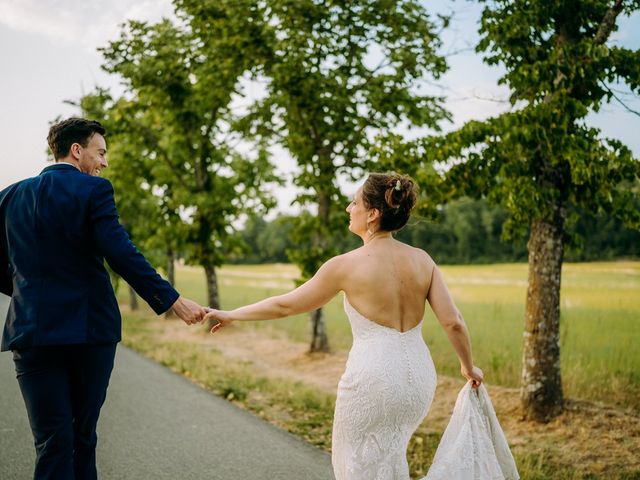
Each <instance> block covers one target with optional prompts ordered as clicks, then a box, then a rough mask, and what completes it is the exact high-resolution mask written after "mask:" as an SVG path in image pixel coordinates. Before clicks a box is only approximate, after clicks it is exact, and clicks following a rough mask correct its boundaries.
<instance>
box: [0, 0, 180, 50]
mask: <svg viewBox="0 0 640 480" xmlns="http://www.w3.org/2000/svg"><path fill="white" fill-rule="evenodd" d="M172 15H173V7H172V5H171V1H170V0H137V1H136V0H112V1H90V2H87V1H86V0H49V1H42V0H40V1H39V0H19V1H18V0H0V24H3V25H5V26H7V27H9V28H11V29H13V30H17V31H20V32H28V33H35V34H39V35H43V36H45V37H47V38H48V39H49V40H50V41H52V42H54V43H56V44H61V45H73V46H78V47H80V48H83V49H85V50H91V51H93V50H95V48H96V47H99V46H103V45H105V44H106V43H107V42H108V41H109V40H111V39H113V38H115V37H116V36H117V34H118V31H119V29H120V25H121V24H122V23H123V22H124V21H126V20H131V19H136V20H147V21H157V20H159V19H160V18H162V17H163V16H172Z"/></svg>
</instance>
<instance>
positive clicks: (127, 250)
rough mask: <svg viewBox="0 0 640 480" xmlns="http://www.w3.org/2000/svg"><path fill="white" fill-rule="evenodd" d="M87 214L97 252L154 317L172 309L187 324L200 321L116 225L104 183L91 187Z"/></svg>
mask: <svg viewBox="0 0 640 480" xmlns="http://www.w3.org/2000/svg"><path fill="white" fill-rule="evenodd" d="M90 212H91V213H90V215H91V228H92V237H93V241H94V244H95V245H96V247H97V249H98V251H99V252H100V253H101V254H102V255H103V256H104V258H105V259H106V260H107V262H108V263H109V265H110V266H111V268H112V269H113V271H114V272H116V273H117V274H118V275H120V276H121V277H122V278H124V279H125V281H126V282H127V283H129V284H130V285H131V286H132V287H133V289H134V290H135V291H136V292H137V293H138V294H139V295H140V296H141V297H142V298H143V299H144V300H145V301H146V302H147V303H148V304H149V306H150V307H151V308H152V309H153V310H154V311H155V312H156V313H157V314H158V315H160V314H162V313H163V312H166V311H167V310H169V308H174V311H175V312H176V314H177V315H178V316H179V317H180V318H182V320H184V321H185V322H186V323H187V324H191V323H196V322H199V321H201V320H202V318H203V317H204V315H205V313H206V311H205V310H204V309H203V308H202V307H200V305H198V304H196V303H195V302H193V301H191V300H188V299H186V298H184V297H182V296H180V294H179V293H178V292H177V291H176V290H175V289H174V288H173V287H172V286H171V285H170V284H169V282H167V281H166V280H164V279H163V278H162V277H160V275H159V274H158V272H156V271H155V269H154V268H153V267H152V266H151V265H150V264H149V262H147V260H146V259H145V258H144V256H143V255H142V254H141V253H140V252H139V251H138V249H137V248H136V247H135V245H134V244H133V243H132V242H131V240H130V239H129V235H127V232H126V231H125V229H124V227H123V226H122V225H121V224H120V222H119V221H118V212H117V210H116V205H115V201H114V198H113V187H112V186H111V183H110V182H109V181H108V180H105V179H100V181H99V182H98V184H97V185H96V186H95V187H94V190H93V192H92V194H91V205H90Z"/></svg>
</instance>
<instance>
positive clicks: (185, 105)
mask: <svg viewBox="0 0 640 480" xmlns="http://www.w3.org/2000/svg"><path fill="white" fill-rule="evenodd" d="M178 13H180V12H178ZM181 20H182V21H183V22H184V23H175V24H174V23H172V22H171V21H169V20H163V21H161V22H159V23H157V24H154V25H149V24H146V23H142V22H135V21H130V22H128V23H127V24H125V25H124V26H123V27H122V30H121V33H120V38H119V39H118V40H115V41H112V42H110V43H109V45H108V46H107V47H105V48H103V49H101V51H102V53H103V55H104V58H105V63H104V65H103V68H104V69H105V70H106V71H107V72H109V73H112V74H116V75H119V76H120V77H121V78H122V81H123V85H124V87H125V90H126V91H125V94H124V95H123V96H122V97H121V98H117V99H113V98H111V97H110V96H109V95H108V94H107V93H106V92H104V91H100V90H99V91H97V92H96V93H94V94H93V95H89V96H87V97H85V98H84V99H83V100H82V102H81V104H82V107H83V108H84V110H85V112H87V113H88V114H91V115H92V116H98V118H100V119H101V120H102V121H103V122H104V123H105V124H106V125H107V127H108V128H109V130H110V134H109V148H110V163H111V168H110V170H111V174H110V176H111V178H112V179H113V181H114V183H116V187H117V188H118V192H119V201H120V206H121V213H122V217H123V221H124V223H125V224H126V225H127V226H128V227H129V228H131V229H132V233H133V236H134V238H135V239H144V240H143V241H144V242H145V243H148V244H149V247H157V248H158V249H160V251H172V252H178V251H179V252H180V253H181V254H182V255H183V256H184V258H185V260H186V261H187V262H188V263H194V264H199V265H203V266H205V267H208V268H209V269H210V270H212V269H213V267H215V266H218V265H220V264H221V263H222V262H223V260H224V259H225V258H226V257H227V256H228V255H229V253H230V252H233V251H235V250H237V249H238V248H239V247H238V245H237V244H236V242H235V241H234V237H233V236H232V235H231V233H232V232H233V227H232V225H233V223H234V221H236V220H237V219H238V218H239V217H240V216H241V215H242V214H243V213H244V212H253V213H260V212H265V211H266V210H267V209H268V208H270V207H272V206H274V204H275V202H274V199H273V198H272V196H271V195H270V194H269V193H268V191H267V190H265V189H264V188H262V186H263V185H264V184H265V183H268V182H278V181H279V180H278V179H277V178H276V176H275V175H274V173H273V167H272V165H271V163H270V161H269V154H268V152H267V150H266V146H265V145H263V144H259V143H254V144H253V145H251V147H252V148H251V149H249V148H245V149H244V150H250V152H249V153H246V154H245V153H241V150H240V149H239V148H235V145H234V144H237V143H238V142H239V141H240V140H241V137H240V135H239V134H238V133H237V132H234V131H233V130H232V129H231V128H230V125H231V124H233V123H234V119H235V117H234V116H233V112H232V111H231V107H230V104H231V102H232V99H233V96H234V95H235V94H236V93H237V88H236V86H237V85H238V82H239V81H240V79H241V77H242V76H243V75H244V74H245V73H246V72H247V71H248V70H250V69H251V68H252V63H251V62H252V61H253V60H254V58H253V57H252V56H251V55H247V54H246V52H245V51H244V50H243V47H244V46H245V44H246V42H247V41H248V40H247V37H246V35H247V34H248V32H239V31H236V34H237V35H236V36H232V37H219V36H215V35H214V36H212V35H210V32H205V31H200V30H198V29H197V28H196V26H190V25H189V24H188V20H189V19H188V18H187V17H186V16H184V15H182V17H181ZM214 296H215V294H212V297H214ZM213 301H214V299H213V298H211V299H210V302H213Z"/></svg>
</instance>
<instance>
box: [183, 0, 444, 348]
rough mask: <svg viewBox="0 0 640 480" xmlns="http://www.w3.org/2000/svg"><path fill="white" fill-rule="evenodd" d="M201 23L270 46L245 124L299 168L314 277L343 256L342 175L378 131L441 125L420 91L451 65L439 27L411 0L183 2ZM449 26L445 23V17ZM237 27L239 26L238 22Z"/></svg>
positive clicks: (315, 326)
mask: <svg viewBox="0 0 640 480" xmlns="http://www.w3.org/2000/svg"><path fill="white" fill-rule="evenodd" d="M179 5H180V6H181V7H182V8H184V9H185V10H186V11H187V12H188V13H189V14H190V15H191V16H192V17H193V22H194V24H197V25H198V28H199V30H203V31H204V30H211V28H210V27H209V25H211V24H213V25H215V24H216V22H218V20H219V19H220V18H223V17H224V18H227V19H228V23H229V24H230V25H235V23H236V21H237V20H236V19H237V18H238V17H241V18H243V19H244V21H245V24H246V28H247V29H252V30H253V31H254V32H255V31H256V28H257V26H260V28H261V30H260V32H257V33H256V34H255V35H256V37H258V38H261V42H262V43H261V44H262V45H263V46H264V47H265V48H264V50H261V51H260V54H261V55H262V56H263V57H264V58H263V66H262V70H261V72H260V73H261V77H260V78H264V79H265V83H266V87H265V88H266V94H265V96H264V97H263V98H261V99H259V100H258V101H256V103H255V104H254V105H253V106H252V107H251V109H250V114H249V115H248V116H247V117H246V118H245V119H244V121H243V122H242V125H243V127H244V129H245V131H246V132H247V133H248V134H250V135H252V136H254V137H259V138H275V139H276V141H278V142H279V143H280V144H281V145H283V146H284V147H285V148H286V150H287V151H288V152H289V153H290V154H291V155H292V156H293V157H294V158H295V160H296V161H297V163H298V166H299V172H298V173H297V174H296V177H295V179H294V183H295V184H296V185H297V186H298V187H300V188H301V189H302V190H303V193H302V194H301V195H299V196H298V197H297V199H296V201H297V202H298V203H299V204H300V205H301V206H303V207H307V208H309V210H310V211H311V212H313V213H312V214H309V215H301V216H299V217H297V218H296V226H295V228H294V230H293V232H292V238H293V240H294V242H295V244H296V245H297V246H298V248H296V249H295V250H292V251H291V255H290V258H291V260H292V261H293V262H295V263H296V264H297V265H298V266H299V267H300V269H301V272H302V277H303V279H306V278H309V277H310V276H311V275H313V273H314V272H315V271H316V270H317V269H318V268H319V267H320V265H321V264H322V263H323V262H325V261H326V260H327V259H328V258H329V257H331V256H333V255H335V254H337V253H339V251H338V250H337V248H336V246H335V245H332V244H331V242H330V240H331V238H332V236H333V234H334V232H336V231H344V230H345V227H346V224H347V217H346V213H345V212H344V208H345V206H346V203H347V202H346V198H345V197H344V196H343V195H342V193H341V191H340V188H339V186H338V184H337V179H338V177H339V176H341V175H345V176H348V177H351V178H357V177H358V176H359V175H361V174H362V172H363V171H365V170H366V169H367V168H368V166H369V165H370V163H369V162H367V161H366V152H367V150H368V149H369V147H370V145H371V142H372V139H373V136H374V134H375V133H376V132H386V131H389V130H390V129H392V128H394V127H396V126H398V125H399V124H400V123H401V122H405V123H406V124H409V125H422V126H429V127H433V128H435V127H437V124H438V121H439V120H441V119H443V118H445V117H446V113H445V112H444V110H443V109H442V108H441V106H440V99H439V98H435V97H432V96H429V95H424V94H421V93H419V92H418V91H417V90H418V89H417V88H415V84H416V83H418V80H419V79H421V78H422V77H424V76H433V77H438V76H439V75H440V74H442V73H443V72H444V71H445V69H446V64H445V61H444V59H443V58H442V57H440V56H439V55H438V54H437V53H436V50H437V48H438V46H439V45H440V44H439V39H438V36H437V31H436V25H435V23H434V22H432V20H431V19H430V18H429V16H428V15H427V13H426V11H425V10H424V8H423V7H421V6H420V4H419V3H418V2H417V1H413V0H352V1H348V2H345V1H342V0H332V1H321V0H297V1H291V0H263V1H258V0H255V1H252V0H244V1H222V2H221V1H219V0H215V1H213V0H210V1H204V2H203V1H201V0H197V1H196V0H181V1H180V2H179ZM445 23H446V22H445ZM231 28H233V27H231ZM311 332H312V335H311V337H312V338H311V342H310V349H311V351H323V350H328V348H329V344H328V339H327V336H326V333H325V328H324V321H323V317H322V309H319V310H317V311H315V312H312V314H311Z"/></svg>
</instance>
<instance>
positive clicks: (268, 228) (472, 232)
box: [230, 198, 640, 264]
mask: <svg viewBox="0 0 640 480" xmlns="http://www.w3.org/2000/svg"><path fill="white" fill-rule="evenodd" d="M575 217H576V219H577V220H576V222H575V224H574V225H573V227H572V229H571V232H572V241H571V242H569V244H570V245H569V247H568V249H567V251H566V252H565V260H567V261H571V262H579V261H595V260H612V259H616V258H640V231H638V230H630V229H628V228H625V227H624V225H623V224H622V222H620V221H617V220H613V219H611V218H610V217H609V216H607V215H604V214H603V215H600V216H597V217H594V216H591V215H587V214H584V213H581V212H575ZM292 218H293V217H291V216H287V215H280V216H278V217H276V218H275V219H274V220H272V221H265V220H264V219H262V218H259V217H251V218H249V219H248V221H247V223H246V224H245V228H244V229H243V230H241V231H240V232H238V235H239V237H240V239H241V240H242V243H244V244H245V245H246V248H245V249H244V252H243V253H237V254H234V255H232V257H231V259H230V263H274V262H288V261H289V258H288V256H287V250H289V249H293V248H299V247H300V245H294V243H293V242H292V240H291V239H290V231H291V229H292V227H293V222H292ZM506 219H507V212H506V211H505V210H504V209H502V208H501V207H495V206H491V205H489V204H488V203H487V202H486V201H485V200H472V199H468V198H463V199H460V200H457V201H454V202H451V203H449V204H447V205H445V206H444V207H443V208H441V209H440V210H439V211H438V215H437V218H435V219H425V218H419V217H415V216H414V217H413V218H412V219H411V220H410V222H409V224H408V225H407V226H406V227H405V228H404V229H403V230H402V231H400V232H399V233H398V234H397V236H396V238H398V239H399V240H401V241H403V242H406V243H408V244H410V245H413V246H415V247H419V248H422V249H424V250H426V251H427V252H429V254H430V255H431V256H432V257H433V258H434V260H436V262H438V263H441V264H473V263H499V262H526V261H527V248H526V240H525V239H526V238H528V234H527V235H525V237H524V238H525V239H522V240H520V241H515V242H511V241H507V240H504V239H502V226H503V224H504V222H505V220H506ZM347 224H348V220H347V221H346V223H345V227H344V230H343V231H340V232H336V233H335V235H334V238H333V239H332V244H333V245H335V246H336V247H337V248H338V249H339V250H340V251H342V252H346V251H349V250H351V249H354V248H357V247H358V246H360V245H361V241H360V239H359V238H358V237H356V236H355V235H353V234H352V233H350V232H349V231H348V230H347Z"/></svg>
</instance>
